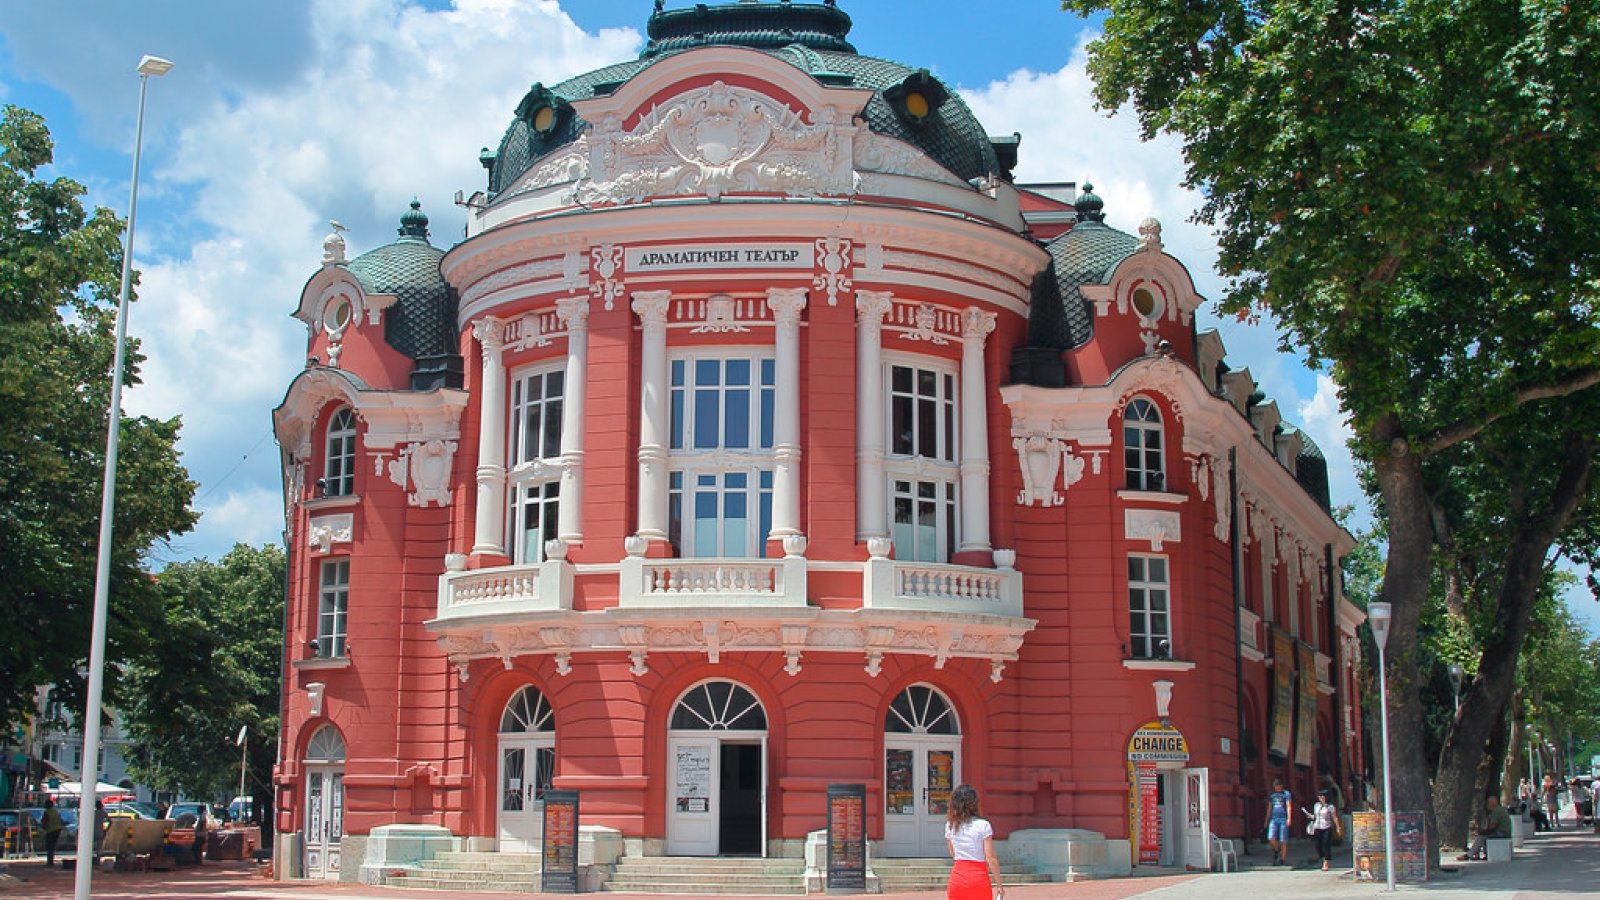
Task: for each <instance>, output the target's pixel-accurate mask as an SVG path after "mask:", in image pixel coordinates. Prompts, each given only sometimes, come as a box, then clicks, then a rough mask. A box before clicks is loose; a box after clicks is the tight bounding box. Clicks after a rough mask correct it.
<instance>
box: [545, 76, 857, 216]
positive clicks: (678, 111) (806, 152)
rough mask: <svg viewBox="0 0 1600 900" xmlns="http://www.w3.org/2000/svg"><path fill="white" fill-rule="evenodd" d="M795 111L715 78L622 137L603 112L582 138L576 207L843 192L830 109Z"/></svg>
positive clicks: (843, 165)
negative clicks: (585, 173)
mask: <svg viewBox="0 0 1600 900" xmlns="http://www.w3.org/2000/svg"><path fill="white" fill-rule="evenodd" d="M812 116H813V120H814V121H815V122H816V124H814V125H807V124H806V123H805V122H804V121H803V120H802V119H801V117H800V114H799V113H797V112H795V111H794V110H791V109H789V108H788V107H787V106H784V105H783V104H781V103H779V102H778V101H775V100H773V99H771V98H770V97H765V96H762V95H761V94H758V93H755V92H754V91H749V90H745V89H743V88H736V87H730V86H729V85H727V84H725V83H723V82H721V81H717V82H713V83H712V84H711V85H709V86H707V87H703V88H699V89H698V90H693V91H689V92H688V93H685V94H682V95H680V96H678V97H675V98H673V99H671V100H669V101H667V102H666V103H664V104H662V105H661V106H658V107H655V108H654V109H652V110H651V111H650V112H649V113H647V114H646V115H645V116H644V117H642V118H641V119H640V120H639V122H638V124H637V125H635V126H634V128H633V129H632V130H631V131H623V129H622V120H621V118H620V117H618V116H616V115H608V116H605V117H604V118H602V119H601V120H600V121H599V122H598V123H596V125H595V128H594V130H593V132H591V134H590V137H589V179H588V180H587V181H584V182H580V183H579V185H578V188H577V192H576V193H577V197H578V199H579V201H580V202H582V203H584V204H585V205H595V204H621V203H637V202H639V201H641V200H644V199H646V198H649V197H658V196H662V195H674V194H704V195H706V196H707V197H708V198H710V200H711V201H712V202H717V201H718V200H721V199H722V195H723V194H725V193H728V192H731V191H749V192H756V191H775V192H779V193H784V194H790V195H798V196H814V195H817V194H834V195H839V194H848V193H850V192H851V188H852V184H853V177H852V176H853V173H852V172H851V170H850V160H849V159H847V158H844V157H845V154H844V153H843V152H841V148H840V135H839V133H838V131H839V128H840V126H839V125H838V123H837V120H838V119H839V112H838V110H835V109H833V108H832V107H822V108H819V109H816V110H813V111H812Z"/></svg>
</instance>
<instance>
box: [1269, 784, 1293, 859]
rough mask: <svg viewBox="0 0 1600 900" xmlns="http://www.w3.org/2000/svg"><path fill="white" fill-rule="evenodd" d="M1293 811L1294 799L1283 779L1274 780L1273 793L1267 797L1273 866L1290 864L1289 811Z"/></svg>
mask: <svg viewBox="0 0 1600 900" xmlns="http://www.w3.org/2000/svg"><path fill="white" fill-rule="evenodd" d="M1292 809H1294V797H1293V796H1291V795H1290V793H1289V791H1288V789H1287V788H1285V787H1284V786H1283V779H1282V778H1274V779H1272V793H1270V794H1268V795H1267V843H1268V844H1271V845H1272V862H1273V865H1278V866H1286V865H1288V864H1289V811H1290V810H1292Z"/></svg>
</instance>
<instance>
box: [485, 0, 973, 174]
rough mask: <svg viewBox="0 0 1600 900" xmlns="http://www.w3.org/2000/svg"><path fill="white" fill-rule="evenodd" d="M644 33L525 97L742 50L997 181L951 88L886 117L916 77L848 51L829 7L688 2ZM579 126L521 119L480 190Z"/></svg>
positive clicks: (584, 93)
mask: <svg viewBox="0 0 1600 900" xmlns="http://www.w3.org/2000/svg"><path fill="white" fill-rule="evenodd" d="M649 29H650V35H651V42H650V43H649V44H647V45H646V46H645V49H644V51H643V52H642V53H641V54H640V57H639V58H638V59H635V60H629V61H627V62H621V63H616V64H614V65H610V66H606V67H604V68H600V69H596V70H594V71H592V72H586V73H584V74H582V75H578V76H576V77H573V78H569V79H567V80H566V81H563V82H561V83H560V84H558V85H556V86H555V87H553V88H548V89H545V88H544V87H543V86H542V85H535V86H534V88H533V90H532V91H530V93H537V92H539V91H544V90H548V92H549V93H550V94H552V95H554V96H556V97H559V98H561V99H563V100H566V101H568V102H572V101H577V100H587V99H589V98H591V97H595V96H603V95H606V94H610V93H612V92H614V91H615V90H616V89H617V87H619V86H620V85H622V84H623V83H625V82H627V81H628V80H629V79H631V78H633V77H634V76H635V75H638V74H639V73H640V72H642V71H644V70H645V69H647V68H649V67H650V66H652V65H654V64H655V63H658V62H660V61H661V60H663V59H666V58H668V57H670V56H672V55H674V54H677V53H682V52H685V51H688V50H694V49H698V48H702V47H712V46H718V47H744V48H746V49H751V50H758V51H760V52H763V53H767V54H769V55H771V56H773V57H774V58H776V59H780V60H782V61H784V62H786V63H788V64H789V65H791V66H794V67H795V68H796V69H799V70H800V71H802V72H805V73H806V74H808V75H810V76H812V77H813V78H816V79H817V80H818V81H819V82H822V83H823V84H827V85H831V86H849V87H855V88H861V89H864V90H870V91H872V92H873V97H872V99H871V100H870V101H868V103H867V106H866V110H865V111H864V116H865V118H866V121H867V126H868V127H869V128H871V129H872V130H873V131H875V132H877V133H878V134H882V135H886V136H888V137H892V138H897V139H899V140H902V141H905V142H906V143H908V144H911V145H912V146H914V147H916V148H918V149H919V150H921V151H922V152H924V153H926V154H927V155H928V156H929V157H930V158H932V159H933V160H934V161H935V162H937V163H939V164H940V165H942V166H944V167H945V168H946V169H949V170H950V171H951V172H952V173H954V174H955V175H956V176H958V177H960V178H961V179H962V180H963V181H971V180H973V179H977V178H989V177H997V176H999V175H1000V174H1001V167H1000V163H999V161H998V159H997V158H996V157H995V152H994V146H993V144H992V142H991V141H990V138H989V135H988V133H987V132H986V131H985V130H984V128H983V126H982V125H980V124H979V122H978V119H977V117H976V116H974V115H973V114H972V110H971V109H969V108H968V107H967V105H966V103H964V102H962V100H961V98H960V96H959V95H957V94H956V93H955V92H954V91H950V92H949V98H948V99H947V100H945V101H944V102H943V103H941V104H940V105H939V107H938V108H937V109H936V110H934V111H933V114H932V115H931V116H929V118H928V119H927V120H926V121H924V122H920V123H916V124H912V123H910V122H907V121H906V120H905V119H903V118H902V117H901V116H900V115H899V114H897V113H896V112H895V110H894V108H893V106H892V105H891V104H890V103H889V101H888V100H886V99H885V98H884V95H883V92H884V91H885V90H887V89H890V88H893V87H894V86H896V85H898V84H900V83H901V82H902V81H905V80H906V79H907V78H908V77H912V76H914V75H916V74H917V73H919V72H921V71H922V70H919V69H916V68H913V67H911V66H906V65H903V64H901V63H897V62H893V61H891V60H886V59H878V58H875V57H871V56H862V55H860V54H858V53H857V52H856V51H855V48H854V47H853V46H851V44H850V43H849V42H848V41H846V40H845V35H846V34H848V33H849V30H850V17H849V16H847V15H845V14H844V12H843V11H841V10H839V9H838V8H837V6H835V5H834V4H833V3H832V2H827V3H823V4H816V3H771V2H740V3H731V4H720V5H710V4H697V5H696V6H694V7H691V8H688V9H681V10H667V11H664V10H662V9H661V8H660V7H659V6H658V7H657V11H656V12H655V14H654V15H652V16H651V17H650V24H649ZM588 127H589V126H588V123H587V122H585V121H584V120H583V119H582V118H581V117H579V116H577V115H569V116H566V117H564V119H563V120H561V121H560V122H559V123H558V125H557V127H556V128H555V129H553V130H552V131H550V132H548V133H545V134H542V135H541V134H539V133H538V132H536V131H535V130H534V129H533V128H532V127H531V126H530V125H529V123H528V122H527V121H525V120H524V119H523V118H522V117H518V118H516V119H515V120H513V121H512V123H511V126H510V127H509V128H507V129H506V133H505V135H504V136H503V137H502V138H501V140H500V146H499V149H498V150H497V151H496V152H494V153H493V154H492V155H485V156H484V157H483V160H484V165H485V167H487V168H488V170H489V193H490V194H491V195H493V194H497V193H499V192H500V191H503V190H505V189H506V188H507V187H509V186H510V185H511V184H512V183H513V182H514V181H516V179H517V178H518V177H519V176H521V175H522V173H524V172H526V171H528V169H530V168H531V167H532V166H533V164H534V163H535V162H537V161H538V160H539V159H540V158H541V157H543V156H545V155H546V154H548V153H550V152H552V151H554V150H556V149H558V148H560V147H562V146H564V145H566V144H569V143H571V142H572V141H574V140H576V139H577V138H578V136H579V135H580V134H582V133H583V132H584V131H585V130H587V129H588Z"/></svg>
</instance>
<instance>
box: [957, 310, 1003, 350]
mask: <svg viewBox="0 0 1600 900" xmlns="http://www.w3.org/2000/svg"><path fill="white" fill-rule="evenodd" d="M994 323H995V314H994V313H992V312H984V311H983V310H981V309H979V308H977V307H976V306H969V307H967V308H966V309H964V310H962V311H961V339H962V340H964V341H977V342H978V344H979V345H980V346H981V345H982V344H983V342H984V339H985V338H987V337H988V336H989V334H990V333H991V332H993V331H994Z"/></svg>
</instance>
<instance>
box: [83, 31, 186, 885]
mask: <svg viewBox="0 0 1600 900" xmlns="http://www.w3.org/2000/svg"><path fill="white" fill-rule="evenodd" d="M171 70H172V63H170V62H168V61H167V60H164V59H162V58H161V57H159V56H146V57H144V58H143V59H141V60H139V117H138V119H137V123H138V124H137V125H136V126H135V129H134V133H133V185H132V187H131V188H129V193H128V237H127V239H126V240H125V241H124V242H123V247H122V291H121V293H120V295H119V299H118V301H117V344H116V352H115V353H114V354H113V357H112V363H111V405H110V411H109V412H108V414H107V415H108V418H109V420H110V421H109V422H108V423H107V424H106V476H105V487H104V488H103V489H102V490H101V495H100V553H99V557H98V560H97V566H96V568H95V576H94V625H93V628H92V629H91V631H90V638H89V642H90V643H89V685H88V697H87V702H86V703H85V707H86V708H85V709H84V713H83V771H82V772H80V773H79V775H78V783H79V785H80V786H81V787H82V788H83V789H82V792H81V796H80V797H79V799H78V825H79V827H78V866H77V869H76V870H75V871H76V875H75V878H74V883H73V896H74V897H75V898H76V900H89V879H90V878H91V877H93V873H94V862H95V861H94V844H95V837H96V836H97V835H96V832H97V831H98V828H97V823H96V822H95V814H94V805H95V800H96V799H97V796H96V795H97V791H96V788H98V787H99V785H100V770H99V765H98V763H97V760H99V758H100V711H101V710H100V707H101V700H102V698H101V693H102V691H103V690H104V688H105V674H106V609H107V607H108V606H109V600H110V593H111V513H112V510H113V509H115V508H116V503H117V440H118V438H119V436H120V430H121V426H122V365H123V352H124V348H125V345H126V344H127V341H128V295H129V293H130V292H131V290H132V288H131V284H130V282H131V281H132V278H133V223H134V219H135V217H136V216H137V215H138V209H139V152H140V150H141V149H142V147H143V144H144V96H145V91H146V89H147V88H148V87H149V86H150V76H152V75H155V76H161V75H165V74H167V72H169V71H171ZM91 769H93V770H94V771H93V773H92V774H93V777H92V778H91V777H90V775H91V772H90V770H91ZM88 785H93V786H94V787H88Z"/></svg>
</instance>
